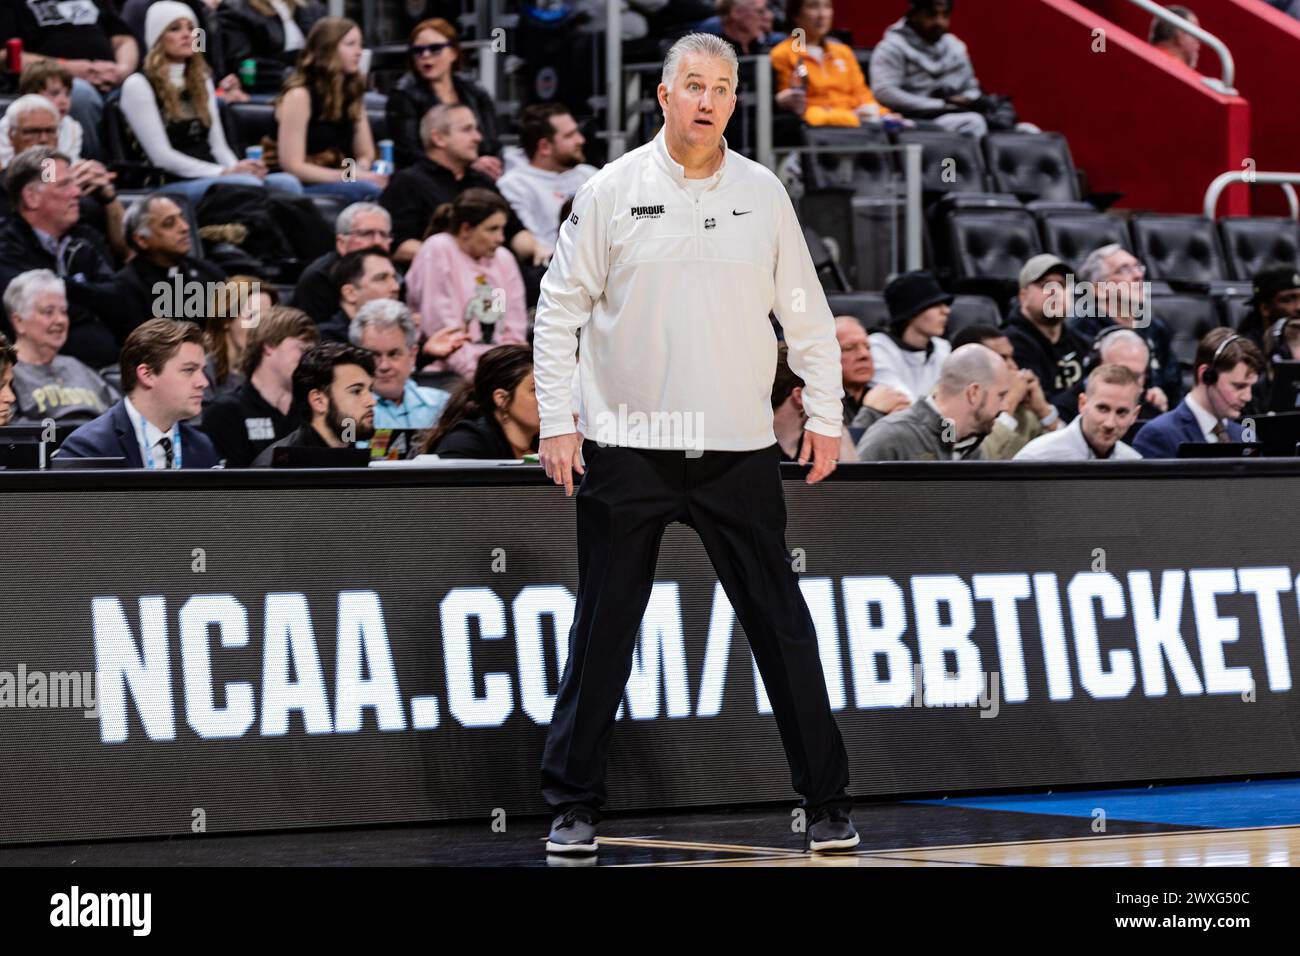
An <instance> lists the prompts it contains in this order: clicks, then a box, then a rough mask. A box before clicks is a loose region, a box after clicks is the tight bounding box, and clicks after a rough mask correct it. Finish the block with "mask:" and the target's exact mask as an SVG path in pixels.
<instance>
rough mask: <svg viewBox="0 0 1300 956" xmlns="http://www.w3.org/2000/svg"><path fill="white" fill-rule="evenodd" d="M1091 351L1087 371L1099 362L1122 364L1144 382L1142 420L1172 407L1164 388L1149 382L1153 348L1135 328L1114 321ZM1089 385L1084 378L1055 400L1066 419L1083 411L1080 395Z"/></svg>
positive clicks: (1072, 419)
mask: <svg viewBox="0 0 1300 956" xmlns="http://www.w3.org/2000/svg"><path fill="white" fill-rule="evenodd" d="M1089 353H1090V354H1089V355H1088V356H1087V358H1086V359H1085V360H1084V369H1085V371H1087V370H1090V369H1091V368H1094V367H1096V366H1099V365H1122V366H1124V367H1125V368H1126V369H1128V370H1129V371H1131V372H1132V373H1133V374H1134V375H1136V376H1137V378H1138V381H1139V382H1140V383H1141V384H1142V399H1141V402H1140V405H1139V408H1138V419H1139V420H1141V421H1150V420H1151V419H1153V418H1155V417H1156V416H1158V415H1163V414H1164V413H1165V412H1167V411H1169V398H1168V396H1166V395H1165V393H1164V391H1163V390H1162V389H1159V388H1156V387H1154V386H1150V387H1149V386H1148V385H1147V384H1146V382H1147V378H1148V376H1149V375H1150V371H1151V349H1150V347H1149V346H1148V345H1147V341H1146V339H1144V338H1142V336H1140V335H1138V334H1137V333H1136V332H1134V331H1133V330H1132V329H1126V328H1124V327H1123V326H1119V325H1112V326H1111V327H1110V328H1108V329H1104V330H1102V332H1101V334H1099V335H1098V336H1097V341H1096V342H1094V343H1093V345H1092V348H1091V349H1090V350H1089ZM1086 385H1087V382H1086V381H1085V380H1082V379H1081V380H1080V381H1078V382H1076V383H1075V384H1074V385H1073V386H1072V387H1070V388H1068V389H1066V390H1065V391H1064V392H1061V393H1060V395H1058V396H1057V397H1056V398H1055V399H1054V400H1053V402H1052V404H1053V405H1055V406H1056V408H1057V410H1058V411H1059V412H1060V413H1061V420H1062V421H1064V422H1066V423H1069V422H1072V421H1074V418H1075V416H1076V415H1078V414H1079V396H1080V395H1082V394H1083V393H1084V388H1085V386H1086Z"/></svg>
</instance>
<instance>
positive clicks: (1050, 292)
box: [1020, 272, 1066, 325]
mask: <svg viewBox="0 0 1300 956" xmlns="http://www.w3.org/2000/svg"><path fill="white" fill-rule="evenodd" d="M1020 311H1021V312H1023V313H1024V314H1025V317H1026V318H1027V319H1029V320H1030V321H1031V322H1034V323H1036V324H1038V325H1060V324H1061V323H1062V322H1064V321H1065V317H1066V308H1065V276H1064V275H1063V274H1062V273H1059V272H1049V273H1048V274H1047V275H1045V276H1043V277H1042V278H1041V279H1039V280H1038V281H1037V282H1031V283H1030V284H1029V285H1028V286H1026V287H1025V288H1023V289H1021V290H1020Z"/></svg>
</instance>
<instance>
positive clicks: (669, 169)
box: [654, 130, 727, 187]
mask: <svg viewBox="0 0 1300 956" xmlns="http://www.w3.org/2000/svg"><path fill="white" fill-rule="evenodd" d="M654 156H655V161H656V162H657V163H658V164H659V166H660V168H661V169H663V171H664V172H666V173H667V174H668V175H669V176H672V177H673V179H674V180H675V181H676V182H677V185H679V186H685V185H686V168H685V167H684V166H682V164H681V163H679V162H677V160H675V159H673V157H672V154H671V153H669V152H668V141H667V139H666V138H665V137H664V131H663V130H660V131H659V134H658V135H657V136H656V137H655V138H654ZM726 171H727V138H726V137H725V136H724V137H723V138H722V165H721V166H719V167H718V171H717V172H716V173H714V174H713V175H712V176H710V177H709V178H708V179H706V180H704V182H707V183H708V184H709V185H710V187H712V186H716V185H717V184H718V183H719V182H721V181H722V174H723V173H725V172H726ZM693 182H700V180H698V179H697V180H693Z"/></svg>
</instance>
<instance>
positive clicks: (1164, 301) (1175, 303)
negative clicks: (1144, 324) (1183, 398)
mask: <svg viewBox="0 0 1300 956" xmlns="http://www.w3.org/2000/svg"><path fill="white" fill-rule="evenodd" d="M1151 311H1152V314H1153V315H1154V316H1156V318H1159V319H1161V320H1162V321H1163V322H1164V323H1165V324H1166V325H1168V326H1169V331H1170V332H1171V333H1172V334H1173V342H1172V346H1173V352H1174V357H1175V358H1177V359H1178V364H1179V365H1181V366H1182V368H1183V371H1184V373H1185V374H1184V378H1185V380H1187V381H1188V382H1190V380H1191V379H1190V373H1191V367H1192V362H1193V361H1194V360H1195V358H1196V344H1197V343H1198V342H1200V341H1201V338H1202V337H1203V336H1204V335H1205V333H1207V332H1209V331H1210V330H1211V329H1214V328H1217V327H1218V326H1220V325H1222V324H1223V320H1222V317H1221V316H1220V314H1219V309H1218V306H1217V305H1216V304H1215V301H1214V299H1212V298H1210V297H1209V296H1207V295H1192V294H1189V293H1179V292H1175V293H1172V294H1169V295H1152V296H1151Z"/></svg>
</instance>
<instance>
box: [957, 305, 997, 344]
mask: <svg viewBox="0 0 1300 956" xmlns="http://www.w3.org/2000/svg"><path fill="white" fill-rule="evenodd" d="M1001 324H1002V314H1001V312H1000V311H999V309H998V304H997V303H996V302H994V301H993V300H992V299H990V298H989V297H988V296H985V295H959V296H957V298H956V299H954V300H953V303H952V313H951V314H950V315H949V316H948V328H947V330H946V331H945V332H944V333H943V337H944V338H946V339H948V340H949V341H951V340H952V338H953V336H955V335H956V334H957V333H958V332H960V331H961V330H962V329H966V328H970V327H971V326H972V325H991V326H993V327H994V328H995V329H996V328H997V327H999V326H1000V325H1001Z"/></svg>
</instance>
